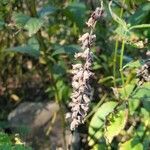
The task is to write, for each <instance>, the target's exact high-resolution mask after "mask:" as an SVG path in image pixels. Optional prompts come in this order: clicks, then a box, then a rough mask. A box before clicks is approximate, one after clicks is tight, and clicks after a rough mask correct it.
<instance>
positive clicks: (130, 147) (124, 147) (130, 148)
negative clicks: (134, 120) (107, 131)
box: [119, 138, 143, 150]
mask: <svg viewBox="0 0 150 150" xmlns="http://www.w3.org/2000/svg"><path fill="white" fill-rule="evenodd" d="M119 150H143V145H142V143H140V141H139V140H138V139H137V138H132V139H130V140H129V141H126V142H125V143H123V144H120V146H119Z"/></svg>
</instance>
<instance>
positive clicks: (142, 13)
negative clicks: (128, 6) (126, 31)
mask: <svg viewBox="0 0 150 150" xmlns="http://www.w3.org/2000/svg"><path fill="white" fill-rule="evenodd" d="M149 11H150V3H149V2H147V3H145V4H142V5H141V6H139V8H138V9H137V10H136V12H135V13H134V14H133V15H131V17H129V19H128V22H129V23H130V24H131V25H137V24H139V23H141V22H142V21H143V20H145V19H146V17H147V16H148V14H149ZM147 20H148V18H147ZM142 23H143V22H142Z"/></svg>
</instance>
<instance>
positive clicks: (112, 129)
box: [104, 110, 128, 143]
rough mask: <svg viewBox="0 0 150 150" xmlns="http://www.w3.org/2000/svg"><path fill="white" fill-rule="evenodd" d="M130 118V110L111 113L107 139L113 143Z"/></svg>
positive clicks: (106, 131) (106, 133)
mask: <svg viewBox="0 0 150 150" xmlns="http://www.w3.org/2000/svg"><path fill="white" fill-rule="evenodd" d="M127 118H128V110H121V111H119V112H118V113H117V114H116V115H114V114H113V115H111V117H110V118H109V125H108V126H107V127H106V129H105V133H104V135H105V139H106V141H107V142H108V143H111V142H112V140H113V138H114V137H115V136H117V135H118V134H119V133H120V132H121V130H122V129H124V127H125V125H126V122H127Z"/></svg>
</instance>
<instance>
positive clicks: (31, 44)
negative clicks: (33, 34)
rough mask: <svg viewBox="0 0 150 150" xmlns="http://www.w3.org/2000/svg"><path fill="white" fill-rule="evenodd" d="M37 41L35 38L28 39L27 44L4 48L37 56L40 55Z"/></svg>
mask: <svg viewBox="0 0 150 150" xmlns="http://www.w3.org/2000/svg"><path fill="white" fill-rule="evenodd" d="M39 48H40V46H39V43H38V41H37V40H36V39H35V38H31V39H29V41H28V43H27V44H24V45H21V46H16V47H11V48H8V49H6V50H8V51H13V52H20V53H25V54H28V55H30V56H33V57H35V58H38V57H39V55H40V51H39Z"/></svg>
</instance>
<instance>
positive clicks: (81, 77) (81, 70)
mask: <svg viewBox="0 0 150 150" xmlns="http://www.w3.org/2000/svg"><path fill="white" fill-rule="evenodd" d="M101 15H102V9H101V8H99V7H98V8H96V10H95V11H94V12H93V13H92V15H91V18H90V19H89V20H88V22H87V25H88V27H94V26H95V23H96V21H97V20H98V19H99V18H100V16H101ZM91 33H92V32H90V33H85V34H83V35H82V36H81V37H80V38H79V41H80V42H81V49H82V51H80V52H79V53H76V54H75V55H74V57H75V59H77V60H79V62H80V63H77V64H74V65H72V74H73V77H72V87H73V91H72V94H71V99H72V101H71V102H70V103H69V106H70V107H71V113H70V114H69V115H68V114H67V117H70V118H71V125H70V129H71V130H75V128H77V127H78V126H79V125H80V124H82V123H84V121H85V117H86V115H87V112H88V110H89V105H90V101H91V99H92V95H93V94H92V88H91V86H90V84H89V81H90V79H91V77H92V76H93V73H92V72H91V66H92V62H93V54H92V52H91V51H90V48H91V46H92V44H93V42H95V40H96V35H94V34H91Z"/></svg>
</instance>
